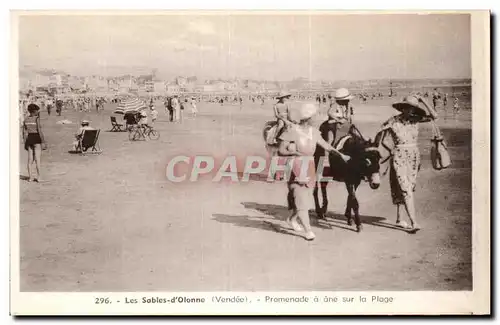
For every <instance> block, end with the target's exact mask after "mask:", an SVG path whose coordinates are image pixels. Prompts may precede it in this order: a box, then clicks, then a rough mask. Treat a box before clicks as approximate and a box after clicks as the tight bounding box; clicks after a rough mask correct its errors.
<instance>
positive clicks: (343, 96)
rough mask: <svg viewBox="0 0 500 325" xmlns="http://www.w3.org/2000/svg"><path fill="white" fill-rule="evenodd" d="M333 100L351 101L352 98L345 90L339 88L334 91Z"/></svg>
mask: <svg viewBox="0 0 500 325" xmlns="http://www.w3.org/2000/svg"><path fill="white" fill-rule="evenodd" d="M334 98H335V100H350V99H353V96H352V95H351V93H350V92H349V90H348V89H347V88H339V89H337V91H335V95H334Z"/></svg>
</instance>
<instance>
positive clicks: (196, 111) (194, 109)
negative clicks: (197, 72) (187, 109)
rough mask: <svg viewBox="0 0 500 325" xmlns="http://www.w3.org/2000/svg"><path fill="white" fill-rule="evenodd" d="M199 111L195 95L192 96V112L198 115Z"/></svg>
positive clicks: (194, 115)
mask: <svg viewBox="0 0 500 325" xmlns="http://www.w3.org/2000/svg"><path fill="white" fill-rule="evenodd" d="M197 113H198V109H197V108H196V99H195V98H194V97H192V98H191V114H193V117H196V114H197Z"/></svg>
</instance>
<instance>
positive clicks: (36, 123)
mask: <svg viewBox="0 0 500 325" xmlns="http://www.w3.org/2000/svg"><path fill="white" fill-rule="evenodd" d="M28 112H29V116H27V117H26V118H25V119H24V122H23V140H24V149H25V150H26V151H28V181H29V182H31V181H35V182H40V181H41V159H42V149H43V150H45V149H47V144H46V142H45V137H44V135H43V131H42V125H41V123H40V107H39V106H38V105H36V104H29V105H28ZM33 162H34V163H35V166H36V173H37V177H33V173H32V165H33Z"/></svg>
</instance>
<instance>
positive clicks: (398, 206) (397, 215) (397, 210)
mask: <svg viewBox="0 0 500 325" xmlns="http://www.w3.org/2000/svg"><path fill="white" fill-rule="evenodd" d="M400 207H401V204H396V224H397V225H398V224H400V223H401V212H400Z"/></svg>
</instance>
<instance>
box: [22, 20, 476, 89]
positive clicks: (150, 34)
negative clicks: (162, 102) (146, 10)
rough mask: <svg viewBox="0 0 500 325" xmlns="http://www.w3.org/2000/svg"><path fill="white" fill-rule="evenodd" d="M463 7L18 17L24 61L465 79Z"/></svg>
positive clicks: (89, 70)
mask: <svg viewBox="0 0 500 325" xmlns="http://www.w3.org/2000/svg"><path fill="white" fill-rule="evenodd" d="M470 37H471V35H470V16H469V15H467V14H432V15H417V14H397V15H395V14H393V15H388V14H384V15H381V14H377V15H375V14H371V15H366V14H364V15H360V14H357V15H356V14H342V15H333V14H327V13H321V14H319V13H315V14H312V15H310V14H306V13H302V14H299V13H293V12H288V13H286V14H277V13H269V12H268V13H259V14H255V13H254V14H249V13H248V12H247V13H241V12H240V13H230V12H224V13H217V14H214V13H205V14H196V15H195V14H194V13H177V14H173V13H170V14H168V15H165V14H164V15H115V16H112V15H102V14H101V15H98V16H96V15H94V16H90V15H88V16H81V15H66V16H61V15H58V16H55V15H27V16H21V17H19V65H20V68H21V69H24V68H28V69H58V70H63V71H65V72H67V73H70V74H74V75H89V74H101V75H106V76H110V75H119V74H127V73H132V74H137V73H148V72H151V70H152V69H154V68H156V69H157V75H158V76H159V77H163V78H172V77H174V76H178V75H183V76H197V77H199V78H204V79H208V78H223V79H227V78H242V79H258V80H282V81H285V80H291V79H294V78H298V77H304V78H310V79H312V80H364V79H387V78H392V79H413V78H470V77H471V50H470V42H471V39H470Z"/></svg>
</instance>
